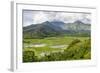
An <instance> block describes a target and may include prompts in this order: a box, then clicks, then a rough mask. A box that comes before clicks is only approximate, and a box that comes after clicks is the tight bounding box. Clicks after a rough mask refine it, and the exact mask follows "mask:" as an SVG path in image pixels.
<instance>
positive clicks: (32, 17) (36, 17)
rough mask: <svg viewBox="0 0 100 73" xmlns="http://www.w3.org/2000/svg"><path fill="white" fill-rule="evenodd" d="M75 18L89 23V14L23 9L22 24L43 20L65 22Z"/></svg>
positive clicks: (70, 21)
mask: <svg viewBox="0 0 100 73" xmlns="http://www.w3.org/2000/svg"><path fill="white" fill-rule="evenodd" d="M76 20H81V21H82V22H84V23H89V24H90V22H91V14H87V13H72V12H71V13H69V12H53V11H52V12H51V11H32V10H23V26H28V25H31V24H39V23H42V22H45V21H63V22H65V23H72V22H74V21H76Z"/></svg>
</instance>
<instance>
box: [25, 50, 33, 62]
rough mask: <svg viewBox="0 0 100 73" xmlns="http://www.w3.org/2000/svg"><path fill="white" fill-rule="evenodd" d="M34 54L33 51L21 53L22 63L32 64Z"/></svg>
mask: <svg viewBox="0 0 100 73" xmlns="http://www.w3.org/2000/svg"><path fill="white" fill-rule="evenodd" d="M34 61H35V54H34V51H29V50H28V51H26V50H25V51H23V62H34Z"/></svg>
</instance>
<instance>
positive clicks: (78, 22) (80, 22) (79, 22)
mask: <svg viewBox="0 0 100 73" xmlns="http://www.w3.org/2000/svg"><path fill="white" fill-rule="evenodd" d="M74 23H77V24H84V23H83V22H82V21H80V20H77V21H75V22H74Z"/></svg>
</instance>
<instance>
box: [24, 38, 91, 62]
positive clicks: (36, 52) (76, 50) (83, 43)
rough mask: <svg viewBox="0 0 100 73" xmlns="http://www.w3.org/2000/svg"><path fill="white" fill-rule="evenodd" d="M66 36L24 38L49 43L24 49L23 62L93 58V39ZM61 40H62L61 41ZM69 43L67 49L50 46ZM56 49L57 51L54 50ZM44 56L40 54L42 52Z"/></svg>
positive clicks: (28, 41) (27, 41)
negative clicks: (51, 46)
mask: <svg viewBox="0 0 100 73" xmlns="http://www.w3.org/2000/svg"><path fill="white" fill-rule="evenodd" d="M72 38H73V39H72ZM72 38H71V37H67V38H66V37H65V38H46V39H35V40H32V39H31V41H30V40H29V39H27V40H24V42H25V43H28V44H30V43H34V42H38V43H42V42H44V43H47V44H48V45H47V46H45V47H29V48H24V49H23V62H39V61H62V60H82V59H90V58H91V40H90V39H89V38H86V37H85V38H83V37H81V38H80V37H79V38H78V39H77V38H75V37H72ZM60 41H61V42H60ZM65 43H66V44H68V47H66V49H64V50H62V51H61V49H59V48H50V47H49V46H50V45H54V44H65ZM54 51H56V52H54ZM42 52H43V53H44V55H43V56H40V54H41V53H42Z"/></svg>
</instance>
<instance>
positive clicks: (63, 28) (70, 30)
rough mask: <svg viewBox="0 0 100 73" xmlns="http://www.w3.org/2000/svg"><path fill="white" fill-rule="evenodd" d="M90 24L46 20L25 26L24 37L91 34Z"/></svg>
mask: <svg viewBox="0 0 100 73" xmlns="http://www.w3.org/2000/svg"><path fill="white" fill-rule="evenodd" d="M90 28H91V25H90V24H86V23H83V22H82V21H80V20H77V21H75V22H73V23H64V22H62V21H51V22H50V21H46V22H43V23H40V24H35V25H34V24H32V25H30V26H26V27H23V34H24V38H43V37H52V36H63V35H78V34H79V35H83V34H84V35H85V36H89V35H90Z"/></svg>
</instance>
